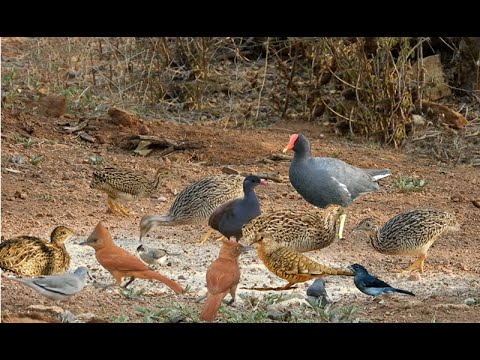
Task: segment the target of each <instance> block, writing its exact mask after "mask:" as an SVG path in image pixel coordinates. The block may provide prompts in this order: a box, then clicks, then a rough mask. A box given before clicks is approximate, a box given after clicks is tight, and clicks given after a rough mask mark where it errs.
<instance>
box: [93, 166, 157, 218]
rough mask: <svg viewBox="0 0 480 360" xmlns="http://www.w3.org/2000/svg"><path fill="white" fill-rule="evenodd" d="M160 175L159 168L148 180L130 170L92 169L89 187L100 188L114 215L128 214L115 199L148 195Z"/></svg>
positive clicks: (129, 199) (153, 189)
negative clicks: (153, 176)
mask: <svg viewBox="0 0 480 360" xmlns="http://www.w3.org/2000/svg"><path fill="white" fill-rule="evenodd" d="M161 175H162V172H161V169H159V170H158V171H157V172H156V174H155V179H154V180H153V181H150V180H148V179H146V178H145V177H144V176H142V175H139V174H136V173H134V172H132V171H129V170H121V169H115V168H111V167H109V168H104V169H99V170H94V172H93V178H92V182H91V183H90V188H92V189H98V190H101V191H103V192H105V193H106V194H107V195H108V197H107V205H108V207H109V208H110V210H111V211H112V213H113V214H114V215H121V214H122V213H123V214H124V215H126V216H130V215H131V214H130V213H129V212H128V211H127V210H125V209H124V208H123V207H122V206H121V205H120V204H119V203H118V202H117V201H118V200H125V201H133V200H138V199H141V198H144V197H147V196H150V195H151V194H152V193H153V192H154V191H155V190H156V189H157V188H158V186H159V184H160V177H161Z"/></svg>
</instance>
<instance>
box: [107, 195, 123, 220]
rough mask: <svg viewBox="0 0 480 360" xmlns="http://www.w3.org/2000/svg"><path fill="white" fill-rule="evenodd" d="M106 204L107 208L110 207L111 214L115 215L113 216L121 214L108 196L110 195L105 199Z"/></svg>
mask: <svg viewBox="0 0 480 360" xmlns="http://www.w3.org/2000/svg"><path fill="white" fill-rule="evenodd" d="M107 206H108V208H109V209H110V211H111V212H112V214H113V215H115V216H119V215H121V214H120V213H119V212H118V210H117V208H116V203H114V202H113V200H112V198H110V197H109V198H108V199H107Z"/></svg>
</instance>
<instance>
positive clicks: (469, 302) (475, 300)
mask: <svg viewBox="0 0 480 360" xmlns="http://www.w3.org/2000/svg"><path fill="white" fill-rule="evenodd" d="M463 302H464V303H465V304H467V305H473V304H477V303H478V302H479V300H478V299H475V298H466V299H465V300H463Z"/></svg>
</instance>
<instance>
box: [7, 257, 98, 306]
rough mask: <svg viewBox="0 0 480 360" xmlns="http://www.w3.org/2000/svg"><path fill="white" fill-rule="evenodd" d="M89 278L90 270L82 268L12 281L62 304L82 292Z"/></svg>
mask: <svg viewBox="0 0 480 360" xmlns="http://www.w3.org/2000/svg"><path fill="white" fill-rule="evenodd" d="M88 276H89V273H88V269H87V268H86V267H85V266H80V267H79V268H77V269H76V270H75V271H74V272H73V273H69V272H65V273H63V274H60V275H48V276H39V277H35V278H23V279H16V278H11V279H12V280H15V281H18V282H19V283H22V284H24V285H26V286H28V287H30V288H32V289H33V290H35V291H36V292H37V293H38V294H40V295H42V296H45V297H46V298H48V299H50V300H53V301H56V302H60V301H62V300H65V299H67V298H68V297H70V296H72V295H75V294H77V293H78V292H80V291H81V290H82V289H83V288H84V286H85V282H86V281H87V277H88Z"/></svg>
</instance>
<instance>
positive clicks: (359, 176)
mask: <svg viewBox="0 0 480 360" xmlns="http://www.w3.org/2000/svg"><path fill="white" fill-rule="evenodd" d="M289 150H293V152H294V155H293V159H292V162H291V164H290V169H289V172H288V175H289V178H290V182H291V183H292V186H293V187H294V188H295V190H297V191H298V193H299V194H300V195H302V197H303V198H304V199H305V200H306V201H308V202H309V203H310V204H313V205H315V206H318V207H320V208H324V207H325V206H327V205H329V204H337V205H341V206H343V207H346V206H348V205H350V204H351V203H352V201H353V200H355V199H356V198H357V197H358V196H360V195H362V194H365V193H369V192H372V191H378V190H379V189H380V187H379V185H378V184H377V181H378V180H380V179H382V178H384V177H387V176H389V175H390V170H388V169H383V170H371V169H362V168H358V167H355V166H352V165H350V164H347V163H346V162H344V161H342V160H339V159H334V158H324V157H312V156H311V148H310V142H309V141H308V139H307V138H306V137H305V136H304V135H302V134H293V135H292V136H290V141H289V142H288V144H287V146H285V148H284V149H283V152H287V151H289ZM345 218H346V215H345V214H343V215H342V217H341V218H340V226H339V230H338V232H339V233H338V237H339V238H340V239H341V238H342V237H343V228H344V224H345Z"/></svg>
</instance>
